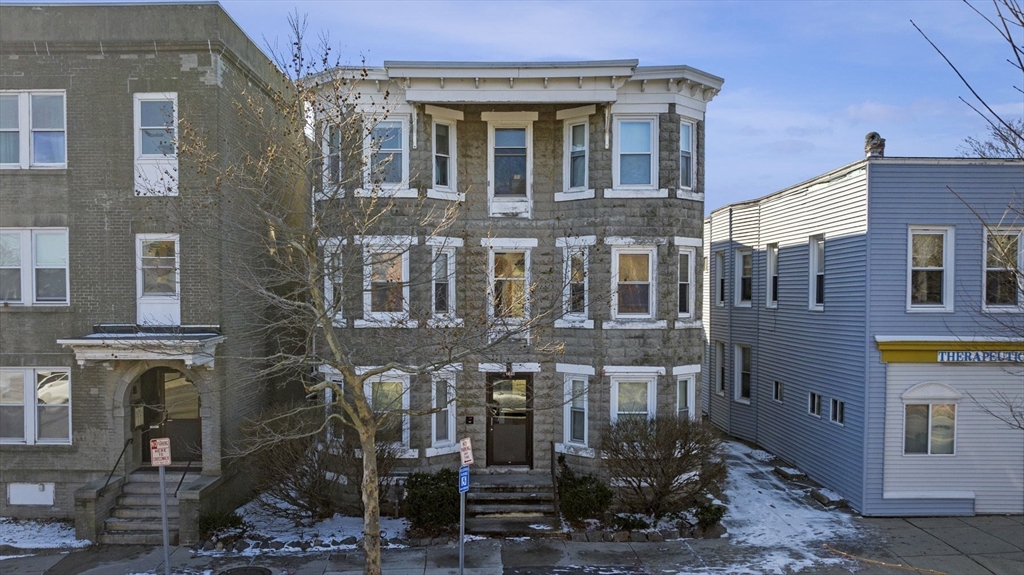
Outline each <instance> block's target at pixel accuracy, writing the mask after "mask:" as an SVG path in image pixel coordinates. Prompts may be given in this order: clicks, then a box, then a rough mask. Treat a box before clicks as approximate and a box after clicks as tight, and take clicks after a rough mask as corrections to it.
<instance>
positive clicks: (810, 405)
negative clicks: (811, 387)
mask: <svg viewBox="0 0 1024 575" xmlns="http://www.w3.org/2000/svg"><path fill="white" fill-rule="evenodd" d="M807 412H808V413H810V414H811V415H813V416H816V417H821V395H819V394H817V393H813V392H812V393H809V394H808V395H807Z"/></svg>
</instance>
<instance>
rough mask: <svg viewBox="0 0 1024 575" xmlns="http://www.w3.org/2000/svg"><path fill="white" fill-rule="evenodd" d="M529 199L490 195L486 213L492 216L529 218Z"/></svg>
mask: <svg viewBox="0 0 1024 575" xmlns="http://www.w3.org/2000/svg"><path fill="white" fill-rule="evenodd" d="M530 204H531V201H530V199H529V198H507V199H505V198H497V197H492V198H491V202H490V205H489V206H488V209H487V213H488V215H489V216H490V217H492V218H500V217H506V218H529V217H530V214H531V212H530V209H531V205H530Z"/></svg>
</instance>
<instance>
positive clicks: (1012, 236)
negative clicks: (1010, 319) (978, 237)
mask: <svg viewBox="0 0 1024 575" xmlns="http://www.w3.org/2000/svg"><path fill="white" fill-rule="evenodd" d="M986 239H987V243H986V250H985V252H986V253H985V305H986V306H989V307H1013V308H1016V307H1019V306H1020V301H1021V300H1020V292H1021V287H1022V281H1021V279H1022V278H1021V268H1020V267H1019V266H1020V262H1021V255H1020V254H1021V251H1020V243H1021V242H1020V233H1019V232H1009V233H1007V232H999V233H990V234H988V235H987V238H986Z"/></svg>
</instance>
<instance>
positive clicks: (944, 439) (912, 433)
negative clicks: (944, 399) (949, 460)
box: [903, 403, 956, 455]
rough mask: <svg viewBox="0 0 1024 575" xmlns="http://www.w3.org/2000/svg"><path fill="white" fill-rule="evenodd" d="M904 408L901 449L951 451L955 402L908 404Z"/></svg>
mask: <svg viewBox="0 0 1024 575" xmlns="http://www.w3.org/2000/svg"><path fill="white" fill-rule="evenodd" d="M904 409H905V412H904V423H903V429H904V435H903V453H905V454H907V455H914V454H919V455H953V453H954V452H955V450H954V448H955V439H956V404H953V403H940V404H920V405H918V404H908V405H906V406H904Z"/></svg>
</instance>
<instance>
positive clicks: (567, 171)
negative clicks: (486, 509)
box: [555, 104, 597, 202]
mask: <svg viewBox="0 0 1024 575" xmlns="http://www.w3.org/2000/svg"><path fill="white" fill-rule="evenodd" d="M595 113H597V106H595V105H593V104H591V105H589V106H581V107H579V108H572V109H569V110H559V111H558V112H557V113H556V114H555V119H556V120H561V121H562V133H563V136H562V191H561V192H555V201H556V202H566V201H572V200H588V199H592V198H594V196H595V192H594V189H593V188H591V187H590V116H591V115H593V114H595ZM580 124H583V125H584V126H585V127H586V128H585V129H584V131H583V146H584V150H585V154H584V166H585V167H584V171H583V181H584V182H585V183H584V185H582V186H576V187H570V185H569V182H570V180H571V172H572V161H571V155H572V128H573V126H578V125H580Z"/></svg>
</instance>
